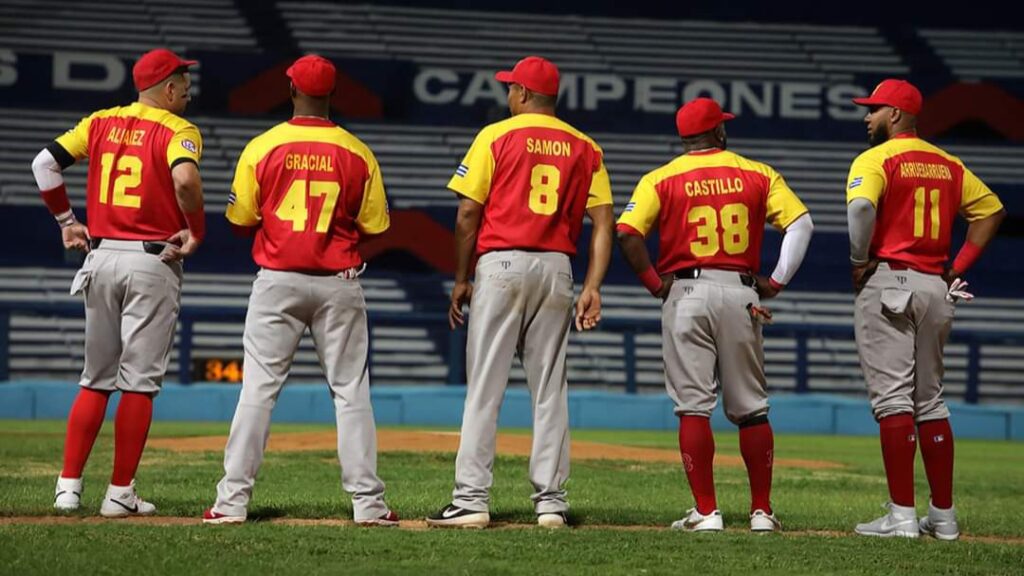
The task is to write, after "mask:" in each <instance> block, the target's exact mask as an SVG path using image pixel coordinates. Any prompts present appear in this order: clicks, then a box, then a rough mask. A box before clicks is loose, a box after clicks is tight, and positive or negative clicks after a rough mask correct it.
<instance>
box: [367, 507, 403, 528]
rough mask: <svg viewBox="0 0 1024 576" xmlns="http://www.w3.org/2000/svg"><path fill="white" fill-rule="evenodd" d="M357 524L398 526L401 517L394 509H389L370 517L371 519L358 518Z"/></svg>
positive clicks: (384, 526) (385, 526)
mask: <svg viewBox="0 0 1024 576" xmlns="http://www.w3.org/2000/svg"><path fill="white" fill-rule="evenodd" d="M356 524H358V525H360V526H366V527H373V526H380V527H383V528H397V527H398V525H399V518H398V513H396V512H395V511H394V510H388V511H387V512H385V513H383V514H381V515H380V516H377V517H376V518H370V519H369V520H356Z"/></svg>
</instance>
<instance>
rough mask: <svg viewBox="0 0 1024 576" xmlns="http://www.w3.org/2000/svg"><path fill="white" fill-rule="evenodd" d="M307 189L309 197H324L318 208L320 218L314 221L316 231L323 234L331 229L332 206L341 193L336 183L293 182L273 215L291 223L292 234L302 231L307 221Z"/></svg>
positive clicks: (339, 186)
mask: <svg viewBox="0 0 1024 576" xmlns="http://www.w3.org/2000/svg"><path fill="white" fill-rule="evenodd" d="M307 184H308V186H307ZM307 188H308V189H309V195H310V196H311V197H316V196H326V198H325V199H324V204H323V206H321V207H320V217H319V218H317V220H316V231H317V232H318V233H320V234H323V233H324V232H327V229H328V228H330V227H331V216H332V215H333V214H334V206H335V205H336V204H337V203H338V194H339V193H340V192H341V185H340V184H338V183H337V182H328V181H326V180H308V181H307V180H295V181H294V182H292V185H291V186H289V187H288V192H287V193H286V194H285V195H284V199H283V200H281V204H280V205H279V206H278V207H277V210H276V211H275V212H274V214H275V215H277V217H278V218H280V219H281V220H286V221H288V222H291V223H292V232H302V231H304V230H305V229H306V221H307V220H309V209H308V208H307V206H306V189H307Z"/></svg>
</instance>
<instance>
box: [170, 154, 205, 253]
mask: <svg viewBox="0 0 1024 576" xmlns="http://www.w3.org/2000/svg"><path fill="white" fill-rule="evenodd" d="M171 180H172V181H173V182H174V197H175V199H177V201H178V208H180V209H181V212H182V213H183V214H185V221H186V222H187V223H188V228H186V229H184V230H179V231H178V232H176V233H175V234H174V235H173V236H171V237H170V238H168V239H167V241H168V242H171V244H169V245H168V246H167V248H165V249H164V251H163V252H161V253H160V259H161V260H163V261H165V262H173V261H175V260H181V259H182V258H185V257H186V256H191V255H192V254H194V253H195V251H196V250H198V249H199V245H200V244H201V243H202V242H203V238H204V237H205V236H206V213H205V212H204V211H203V181H202V178H200V176H199V166H198V165H196V164H195V163H194V162H179V163H178V164H177V165H175V166H174V168H172V169H171Z"/></svg>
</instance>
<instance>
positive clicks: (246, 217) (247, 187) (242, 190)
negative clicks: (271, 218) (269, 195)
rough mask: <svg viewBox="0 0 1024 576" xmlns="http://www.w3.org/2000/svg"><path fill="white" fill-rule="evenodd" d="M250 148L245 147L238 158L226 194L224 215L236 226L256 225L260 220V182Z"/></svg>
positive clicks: (255, 160) (255, 161)
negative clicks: (229, 189)
mask: <svg viewBox="0 0 1024 576" xmlns="http://www.w3.org/2000/svg"><path fill="white" fill-rule="evenodd" d="M257 161H258V159H255V158H253V154H252V150H251V149H250V147H248V146H247V147H246V148H245V150H243V151H242V155H241V156H240V157H239V158H238V165H237V166H236V167H235V179H234V180H233V181H232V182H231V193H230V194H228V208H227V211H226V212H225V214H224V215H225V216H226V217H227V219H228V221H229V222H231V223H232V224H236V225H238V226H256V225H257V224H259V223H260V221H261V220H262V216H261V215H260V210H259V196H260V183H259V181H258V180H257V179H256V164H257Z"/></svg>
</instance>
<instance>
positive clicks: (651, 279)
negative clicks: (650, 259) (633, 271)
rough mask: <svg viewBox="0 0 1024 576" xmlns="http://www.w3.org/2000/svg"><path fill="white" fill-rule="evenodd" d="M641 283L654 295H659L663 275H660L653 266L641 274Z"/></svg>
mask: <svg viewBox="0 0 1024 576" xmlns="http://www.w3.org/2000/svg"><path fill="white" fill-rule="evenodd" d="M640 283H641V284H643V285H644V288H647V291H648V292H650V293H651V294H652V295H655V296H657V294H658V290H661V276H658V271H657V270H655V269H654V266H651V267H650V268H648V269H647V270H644V272H643V274H640Z"/></svg>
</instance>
